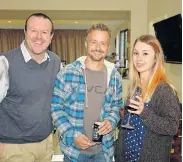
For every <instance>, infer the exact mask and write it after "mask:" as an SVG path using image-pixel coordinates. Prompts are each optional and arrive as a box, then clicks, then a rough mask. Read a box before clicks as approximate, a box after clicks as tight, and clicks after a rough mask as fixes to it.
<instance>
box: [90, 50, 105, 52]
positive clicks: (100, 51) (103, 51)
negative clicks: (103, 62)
mask: <svg viewBox="0 0 183 162" xmlns="http://www.w3.org/2000/svg"><path fill="white" fill-rule="evenodd" d="M91 51H92V52H97V53H104V51H102V50H91Z"/></svg>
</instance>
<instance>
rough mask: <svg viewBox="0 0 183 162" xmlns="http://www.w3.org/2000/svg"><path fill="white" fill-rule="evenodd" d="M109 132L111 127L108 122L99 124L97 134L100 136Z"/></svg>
mask: <svg viewBox="0 0 183 162" xmlns="http://www.w3.org/2000/svg"><path fill="white" fill-rule="evenodd" d="M111 130H112V125H111V123H110V121H109V120H104V121H103V122H101V123H100V126H99V131H98V133H99V134H100V135H105V134H107V133H109V132H110V131H111Z"/></svg>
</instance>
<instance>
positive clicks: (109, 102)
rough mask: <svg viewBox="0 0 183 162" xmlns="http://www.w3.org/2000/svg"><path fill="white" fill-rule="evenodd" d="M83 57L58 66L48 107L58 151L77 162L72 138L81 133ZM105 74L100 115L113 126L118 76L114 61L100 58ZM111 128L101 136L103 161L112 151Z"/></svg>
mask: <svg viewBox="0 0 183 162" xmlns="http://www.w3.org/2000/svg"><path fill="white" fill-rule="evenodd" d="M84 60H85V57H82V58H80V59H79V60H77V61H75V62H74V63H72V64H69V65H67V66H66V67H65V68H62V69H61V71H60V72H59V73H58V75H57V78H56V80H55V87H54V94H53V99H52V105H51V111H52V118H53V121H54V124H55V126H56V128H57V130H58V132H59V134H60V139H61V143H60V144H61V151H62V152H63V153H64V155H66V156H67V157H68V158H69V159H70V160H72V161H73V162H77V159H78V156H79V154H80V149H79V148H78V147H77V146H76V144H75V143H74V141H75V140H76V138H77V137H78V135H80V134H83V133H84V127H83V118H84V109H85V89H86V87H85V79H84V76H83V73H82V67H84ZM104 64H105V66H106V68H107V74H108V88H107V92H106V95H105V99H104V102H103V107H102V110H101V114H100V119H101V120H104V119H107V120H109V121H110V122H111V124H112V127H113V128H115V127H116V125H117V123H118V121H119V119H120V116H119V109H120V108H121V107H123V105H122V79H121V76H120V74H119V73H118V72H117V70H116V69H115V68H114V64H112V63H109V62H107V61H105V62H104ZM113 143H114V132H113V131H111V132H110V133H108V134H106V135H104V136H103V141H102V149H103V151H104V152H105V157H106V161H107V162H110V161H111V159H112V157H113V154H114V151H113Z"/></svg>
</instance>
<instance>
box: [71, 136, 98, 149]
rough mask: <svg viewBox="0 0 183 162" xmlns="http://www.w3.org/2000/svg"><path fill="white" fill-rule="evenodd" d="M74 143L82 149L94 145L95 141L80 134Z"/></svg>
mask: <svg viewBox="0 0 183 162" xmlns="http://www.w3.org/2000/svg"><path fill="white" fill-rule="evenodd" d="M74 143H75V144H76V145H77V146H78V147H79V148H80V149H82V150H84V149H86V148H89V147H91V146H94V145H95V143H94V142H93V141H91V140H90V139H89V138H88V137H87V136H85V135H84V134H80V135H79V136H78V137H77V138H76V140H75V141H74Z"/></svg>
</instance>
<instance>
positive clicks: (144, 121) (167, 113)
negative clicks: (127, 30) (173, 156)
mask: <svg viewBox="0 0 183 162" xmlns="http://www.w3.org/2000/svg"><path fill="white" fill-rule="evenodd" d="M131 58H132V61H131V63H130V87H129V98H130V96H132V95H133V93H134V91H135V89H136V87H138V86H139V87H141V88H142V95H141V96H140V97H139V96H136V99H137V100H136V101H135V100H133V99H130V105H129V106H130V107H131V108H134V109H135V111H131V110H128V112H127V113H125V116H124V123H125V122H126V120H127V117H128V115H129V113H131V114H132V116H131V120H130V125H132V126H133V127H134V129H124V134H123V135H124V139H123V140H124V141H123V144H124V161H125V162H127V161H128V162H169V161H170V150H171V146H172V138H173V135H175V134H176V132H177V130H178V125H179V115H180V107H179V101H178V98H177V96H176V92H175V89H174V88H173V86H172V85H171V84H170V83H169V82H168V80H167V77H166V75H165V70H164V55H163V50H162V48H161V45H160V43H159V41H158V40H157V39H156V38H155V37H154V36H151V35H143V36H140V37H139V38H137V39H136V41H135V43H134V46H133V52H132V57H131Z"/></svg>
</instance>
